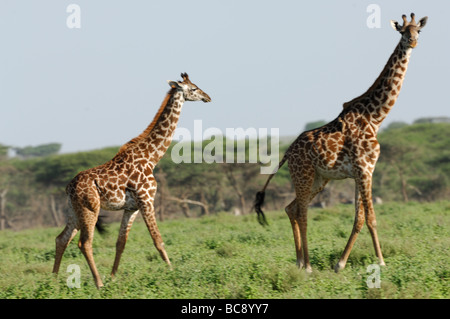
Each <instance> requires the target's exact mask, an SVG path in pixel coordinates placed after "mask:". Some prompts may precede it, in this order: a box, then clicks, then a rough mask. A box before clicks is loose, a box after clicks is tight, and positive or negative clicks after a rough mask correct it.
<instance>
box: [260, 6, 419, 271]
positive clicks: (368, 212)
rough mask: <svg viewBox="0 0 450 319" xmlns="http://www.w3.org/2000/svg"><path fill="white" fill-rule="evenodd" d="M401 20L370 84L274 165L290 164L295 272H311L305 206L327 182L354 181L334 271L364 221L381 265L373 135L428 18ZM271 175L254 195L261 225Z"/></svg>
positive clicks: (288, 209)
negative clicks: (351, 217) (348, 225)
mask: <svg viewBox="0 0 450 319" xmlns="http://www.w3.org/2000/svg"><path fill="white" fill-rule="evenodd" d="M402 18H403V22H404V23H403V26H401V25H399V23H398V22H396V21H391V25H392V27H393V28H394V29H395V30H397V31H399V32H400V34H401V39H400V42H399V43H398V45H397V47H396V48H395V50H394V52H393V53H392V55H391V57H390V58H389V60H388V62H387V64H386V66H385V67H384V69H383V71H382V72H381V74H380V75H379V77H378V78H377V79H376V81H375V83H374V84H373V85H372V86H371V87H370V88H369V89H368V90H367V92H365V93H364V94H362V95H361V96H359V97H357V98H355V99H353V100H351V101H350V102H347V103H344V106H343V111H342V112H341V113H340V114H339V116H338V117H337V118H336V119H335V120H334V121H332V122H330V123H328V124H326V125H324V126H322V127H320V128H317V129H313V130H311V131H307V132H304V133H302V134H301V135H300V136H299V137H298V138H297V139H296V140H295V141H294V142H293V143H292V145H291V146H290V147H289V148H288V150H287V151H286V154H285V155H284V157H283V158H282V160H281V161H280V163H279V168H280V167H281V166H282V165H283V164H284V163H285V162H286V161H289V164H288V165H289V172H290V175H291V178H292V181H293V184H294V187H295V193H296V198H295V199H294V200H293V201H292V202H291V203H290V204H289V205H288V206H287V207H286V213H287V215H288V216H289V219H290V222H291V225H292V230H293V232H294V241H295V247H296V253H297V265H298V266H299V268H302V267H303V266H305V268H306V271H308V272H310V271H311V265H310V263H309V255H308V244H307V239H306V238H307V236H306V229H307V209H308V204H309V203H310V202H311V200H312V199H313V198H314V196H315V195H317V193H319V192H320V191H321V190H323V188H324V187H325V185H326V184H327V183H328V181H329V180H332V179H344V178H353V179H354V180H355V221H354V225H353V230H352V232H351V235H350V238H349V240H348V242H347V245H346V247H345V249H344V252H343V253H342V255H341V258H340V259H339V262H338V263H337V265H336V267H335V271H336V272H338V271H339V270H341V269H343V268H344V267H345V264H346V262H347V258H348V256H349V254H350V251H351V249H352V247H353V244H354V243H355V240H356V237H357V236H358V233H359V232H360V231H361V228H362V226H363V224H364V219H366V223H367V226H368V228H369V231H370V234H371V236H372V241H373V245H374V248H375V253H376V255H377V257H378V259H379V263H380V265H384V261H383V256H382V254H381V249H380V244H379V242H378V236H377V230H376V220H375V212H374V209H373V204H372V173H373V171H374V169H375V164H376V162H377V159H378V156H379V154H380V146H379V144H378V141H377V131H378V129H379V127H380V124H381V122H382V121H383V120H384V119H385V118H386V116H387V114H388V113H389V111H390V110H391V108H392V107H393V106H394V103H395V101H396V99H397V97H398V94H399V92H400V88H401V86H402V83H403V80H404V77H405V73H406V68H407V66H408V62H409V57H410V54H411V51H412V49H413V48H414V47H416V45H417V39H418V36H419V32H420V29H422V28H423V27H424V26H425V24H426V22H427V17H424V18H422V19H421V20H420V21H419V22H418V23H416V22H415V20H414V14H413V13H411V22H408V21H407V19H406V15H403V16H402ZM274 175H275V173H274V174H272V175H270V176H269V178H268V180H267V182H266V184H265V185H264V187H263V189H262V191H260V192H258V193H257V195H256V200H255V210H256V212H257V213H258V219H259V221H260V222H261V223H265V222H266V220H265V216H264V213H263V212H262V210H261V206H262V204H263V203H264V194H265V190H266V187H267V185H268V184H269V182H270V180H271V179H272V177H273V176H274Z"/></svg>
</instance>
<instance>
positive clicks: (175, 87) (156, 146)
mask: <svg viewBox="0 0 450 319" xmlns="http://www.w3.org/2000/svg"><path fill="white" fill-rule="evenodd" d="M181 77H182V79H183V81H178V82H177V81H168V83H169V85H170V87H171V89H170V90H169V92H168V93H167V95H166V97H165V99H164V100H163V102H162V104H161V107H160V108H159V110H158V112H157V114H156V116H155V117H154V119H153V121H152V122H151V123H150V125H149V126H148V127H147V128H146V129H145V130H144V131H143V132H142V133H141V134H140V135H139V136H137V137H135V138H133V139H132V140H130V141H129V142H128V143H126V144H124V145H123V146H122V147H121V148H120V149H119V151H118V153H117V154H116V155H115V157H114V158H113V159H111V160H110V161H109V162H106V163H105V164H103V165H100V166H97V167H94V168H91V169H88V170H85V171H82V172H80V173H78V175H76V176H75V178H74V179H73V180H72V181H71V182H70V183H69V184H68V185H67V188H66V193H67V195H68V199H69V207H70V210H69V211H70V213H69V216H68V222H67V225H66V227H65V228H64V230H63V231H62V232H61V234H60V235H59V236H58V237H56V253H55V263H54V267H53V273H55V274H57V273H58V270H59V267H60V264H61V259H62V256H63V254H64V251H65V249H66V248H67V246H68V245H69V243H70V241H71V240H72V239H73V237H74V236H75V234H76V233H77V232H78V230H80V239H79V243H78V247H79V248H80V250H81V252H82V253H83V255H84V256H85V258H86V260H87V262H88V264H89V267H90V269H91V272H92V275H93V276H94V281H95V284H96V286H97V288H100V287H102V286H103V283H102V280H101V278H100V275H99V272H98V270H97V268H96V265H95V262H94V257H93V253H92V241H93V236H94V229H95V225H96V223H97V219H98V216H99V211H100V208H102V209H105V210H109V211H118V210H123V211H124V213H123V218H122V222H121V225H120V230H119V236H118V239H117V243H116V256H115V259H114V265H113V268H112V272H111V275H112V276H114V275H115V273H116V272H117V269H118V267H119V262H120V257H121V255H122V253H123V250H124V248H125V244H126V241H127V238H128V233H129V231H130V228H131V225H132V224H133V221H134V219H135V218H136V215H137V213H138V212H139V211H140V212H141V214H142V217H143V219H144V221H145V223H146V225H147V228H148V230H149V232H150V235H151V237H152V239H153V243H154V245H155V247H156V249H157V250H158V252H159V253H160V255H161V257H162V259H163V260H164V261H165V262H166V263H167V264H168V265H169V266H171V264H170V260H169V257H168V255H167V253H166V251H165V249H164V243H163V241H162V238H161V235H160V232H159V230H158V226H157V225H156V217H155V210H154V198H155V194H156V180H155V178H154V176H153V170H154V168H155V166H156V164H157V163H158V162H159V160H160V159H161V158H162V157H163V155H164V153H165V152H166V150H167V148H168V147H169V145H170V143H171V141H172V137H173V134H174V132H175V128H176V126H177V122H178V119H179V117H180V113H181V108H182V106H183V103H184V102H185V101H203V102H211V98H210V97H209V96H208V94H206V93H205V92H203V91H202V90H201V89H200V88H198V87H197V85H195V84H194V83H192V82H191V81H190V80H189V76H188V75H187V74H186V73H182V74H181Z"/></svg>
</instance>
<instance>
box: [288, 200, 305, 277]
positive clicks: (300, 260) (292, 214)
mask: <svg viewBox="0 0 450 319" xmlns="http://www.w3.org/2000/svg"><path fill="white" fill-rule="evenodd" d="M285 211H286V214H287V215H288V216H289V220H290V222H291V226H292V232H293V233H294V243H295V253H296V255H297V267H298V268H300V269H302V268H303V266H304V265H305V258H304V256H303V250H302V240H301V235H300V228H299V225H298V222H297V218H296V215H297V199H294V200H293V201H292V202H291V203H290V204H289V205H288V206H286V208H285Z"/></svg>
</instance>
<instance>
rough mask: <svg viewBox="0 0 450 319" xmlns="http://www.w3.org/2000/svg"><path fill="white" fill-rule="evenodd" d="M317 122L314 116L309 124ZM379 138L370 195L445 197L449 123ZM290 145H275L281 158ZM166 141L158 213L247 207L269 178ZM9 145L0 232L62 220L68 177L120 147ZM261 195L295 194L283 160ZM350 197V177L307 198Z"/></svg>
mask: <svg viewBox="0 0 450 319" xmlns="http://www.w3.org/2000/svg"><path fill="white" fill-rule="evenodd" d="M323 124H324V123H323V121H318V122H315V123H313V124H312V125H310V126H309V127H308V128H307V129H312V128H314V126H320V125H323ZM378 140H379V141H380V144H381V156H380V159H379V161H378V164H377V167H376V169H375V173H374V183H373V195H374V196H375V197H378V198H381V199H382V200H383V201H411V200H414V201H435V200H440V199H445V198H447V199H448V198H449V195H450V180H449V179H450V125H449V124H447V123H437V124H432V123H415V124H412V125H408V124H403V123H401V124H400V125H399V123H392V124H391V125H389V126H388V127H387V128H386V129H384V130H383V131H381V132H380V133H379V135H378ZM247 144H248V143H247ZM224 145H225V143H224ZM289 145H290V143H282V144H281V145H280V149H279V152H280V158H281V157H282V155H283V154H284V152H285V151H286V149H287V147H288V146H289ZM205 146H206V143H203V145H200V146H199V145H197V144H196V145H194V144H192V145H191V147H192V149H194V148H195V147H202V148H204V147H205ZM172 147H173V145H172V146H171V147H170V148H169V150H168V151H167V153H166V155H165V156H164V157H163V159H162V160H161V162H160V163H159V164H158V165H157V167H156V168H155V171H154V175H155V178H156V179H157V181H158V192H157V196H156V198H155V207H156V213H157V216H158V217H159V218H160V219H166V218H173V217H176V216H185V217H196V216H201V215H208V214H215V213H218V212H229V213H233V214H248V213H249V212H250V211H251V207H252V204H253V200H254V196H255V193H256V192H257V191H258V190H260V188H261V187H262V185H263V184H264V183H265V181H266V178H267V175H261V174H260V164H259V163H248V162H246V163H239V164H238V163H212V164H208V163H205V162H202V163H191V164H185V163H180V164H175V163H174V162H173V161H172V160H171V157H170V154H171V149H172ZM8 148H9V147H6V146H2V145H0V230H1V229H7V228H11V229H23V228H29V227H36V226H60V225H61V224H63V223H64V222H65V218H66V210H67V199H66V195H65V187H66V185H67V183H68V182H69V181H70V180H71V179H72V178H73V177H74V176H75V175H76V174H77V173H78V172H80V171H82V170H85V169H88V168H91V167H94V166H97V165H100V164H102V163H105V162H106V161H108V160H110V159H111V158H112V157H113V156H114V155H115V154H116V152H117V151H118V149H119V147H109V148H104V149H100V150H95V151H90V152H79V153H72V154H57V153H58V152H59V150H60V148H61V145H59V144H47V145H45V146H38V147H31V148H30V147H28V148H23V149H21V151H20V152H18V151H17V149H16V154H17V155H18V156H17V157H15V158H8ZM235 148H237V145H236V144H235ZM192 153H194V152H192ZM246 156H247V157H248V148H246ZM266 196H267V197H268V199H267V200H266V203H267V204H266V209H268V210H270V209H282V208H284V207H285V206H286V204H288V202H289V201H291V200H292V199H293V198H294V196H295V195H294V192H293V187H292V184H291V181H290V177H289V171H288V168H287V165H285V166H283V167H282V168H281V169H280V171H279V172H278V173H277V174H276V176H275V177H274V179H273V180H272V182H271V184H270V185H269V188H268V190H267V192H266ZM353 199H354V184H353V181H352V180H345V181H332V182H330V183H329V185H328V186H327V188H326V189H325V190H324V191H323V192H322V193H321V194H319V195H318V196H317V198H316V200H315V202H314V203H313V204H315V203H320V204H321V205H322V206H324V205H325V206H326V205H334V204H337V203H351V202H352V200H353ZM102 214H105V215H107V216H112V217H110V219H111V220H120V218H121V214H118V213H111V214H108V213H106V212H102Z"/></svg>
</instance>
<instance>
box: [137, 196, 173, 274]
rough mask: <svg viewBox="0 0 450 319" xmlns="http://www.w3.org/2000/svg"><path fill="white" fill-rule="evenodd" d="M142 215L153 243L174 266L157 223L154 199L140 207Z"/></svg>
mask: <svg viewBox="0 0 450 319" xmlns="http://www.w3.org/2000/svg"><path fill="white" fill-rule="evenodd" d="M140 211H141V214H142V217H143V218H144V221H145V224H146V225H147V228H148V231H149V232H150V236H151V237H152V239H153V243H154V245H155V247H156V249H157V250H158V252H159V254H160V255H161V257H162V259H163V260H164V261H165V262H166V263H167V264H168V265H169V267H170V268H172V265H171V263H170V260H169V256H168V255H167V252H166V250H165V248H164V242H163V240H162V237H161V234H160V232H159V229H158V225H157V224H156V215H155V210H154V207H153V201H151V202H150V201H149V202H147V203H145V204H143V205H141V208H140Z"/></svg>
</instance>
